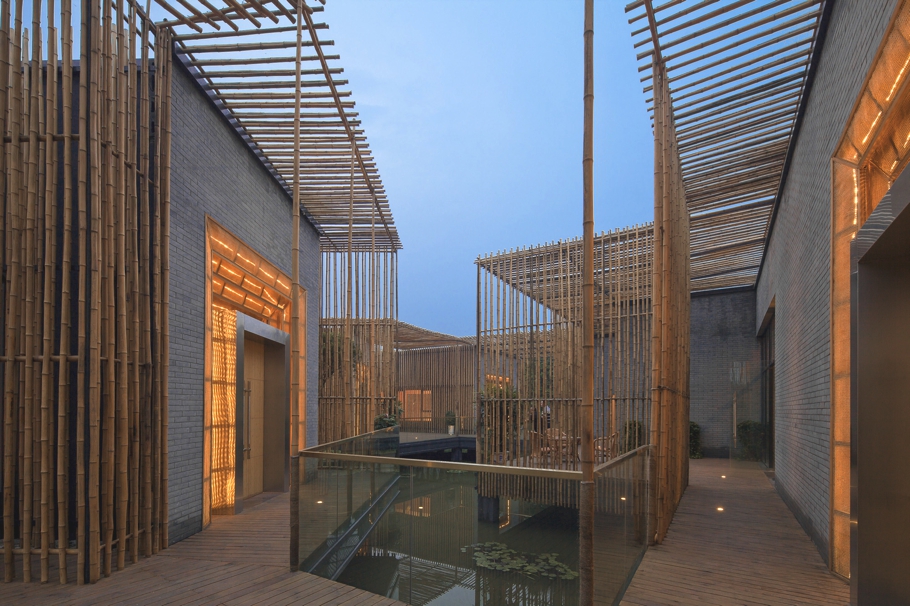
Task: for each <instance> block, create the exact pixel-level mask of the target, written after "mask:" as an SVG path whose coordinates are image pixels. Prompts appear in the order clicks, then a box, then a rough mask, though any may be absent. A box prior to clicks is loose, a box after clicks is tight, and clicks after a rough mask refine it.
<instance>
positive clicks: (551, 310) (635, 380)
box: [476, 224, 654, 470]
mask: <svg viewBox="0 0 910 606" xmlns="http://www.w3.org/2000/svg"><path fill="white" fill-rule="evenodd" d="M653 252H654V229H653V226H652V225H650V224H649V225H642V226H633V227H631V228H627V229H624V230H615V231H611V232H605V233H601V234H599V235H597V236H595V238H594V255H593V269H594V334H595V337H594V339H595V341H594V428H593V431H594V446H595V449H594V455H595V462H597V463H603V462H605V461H607V460H608V459H610V458H612V457H614V456H616V455H618V454H621V453H622V452H626V451H628V450H632V449H634V448H637V447H638V446H641V445H642V444H644V443H647V436H646V435H645V428H646V427H648V425H649V420H650V399H651V354H650V351H651V349H650V348H651V285H652V271H653V267H652V257H653ZM477 268H478V275H477V282H478V293H477V295H478V301H477V306H478V319H477V321H478V325H477V333H478V337H477V342H478V344H479V347H478V360H479V363H478V368H477V373H478V378H477V380H476V382H477V385H478V389H479V391H480V394H479V403H480V404H479V409H478V430H477V431H478V449H477V457H478V462H482V463H496V464H504V465H519V466H523V467H539V468H551V467H560V468H565V469H573V470H574V469H578V468H579V460H578V456H577V446H578V440H579V438H580V436H581V420H580V419H579V411H578V408H579V405H580V398H581V392H580V390H581V385H580V382H581V360H580V358H581V335H580V331H581V312H582V297H581V279H582V240H581V239H578V238H576V239H573V240H564V241H559V242H554V243H548V244H543V245H539V246H533V247H529V248H522V249H518V250H511V251H507V252H500V253H497V254H491V255H487V256H485V257H481V258H479V259H478V260H477Z"/></svg>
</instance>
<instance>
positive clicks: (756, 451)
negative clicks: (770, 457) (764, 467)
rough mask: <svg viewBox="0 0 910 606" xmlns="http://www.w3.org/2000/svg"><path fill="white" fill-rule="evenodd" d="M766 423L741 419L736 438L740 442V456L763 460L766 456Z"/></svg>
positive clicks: (749, 459) (751, 459) (752, 459)
mask: <svg viewBox="0 0 910 606" xmlns="http://www.w3.org/2000/svg"><path fill="white" fill-rule="evenodd" d="M765 436H766V428H765V425H764V423H760V422H758V421H741V422H740V423H738V424H737V425H736V440H737V442H739V452H738V453H737V456H738V458H740V459H743V460H745V461H763V460H764V458H765Z"/></svg>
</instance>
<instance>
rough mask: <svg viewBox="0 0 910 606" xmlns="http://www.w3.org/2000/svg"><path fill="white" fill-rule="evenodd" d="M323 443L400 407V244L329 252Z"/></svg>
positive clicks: (323, 313) (325, 263)
mask: <svg viewBox="0 0 910 606" xmlns="http://www.w3.org/2000/svg"><path fill="white" fill-rule="evenodd" d="M322 269H323V278H322V293H321V299H320V320H319V443H320V444H322V443H325V442H332V441H335V440H338V439H342V438H347V437H351V436H355V435H360V434H363V433H367V432H370V431H373V422H374V419H375V418H376V417H377V416H379V415H382V414H388V415H393V414H395V415H397V414H398V411H397V408H398V403H397V390H396V382H395V372H396V364H395V329H396V324H397V315H398V293H397V285H398V283H397V279H398V278H397V276H398V257H397V253H396V252H395V251H376V252H371V251H369V250H367V251H358V252H354V251H353V250H351V249H348V250H346V251H339V252H331V251H326V252H323V254H322Z"/></svg>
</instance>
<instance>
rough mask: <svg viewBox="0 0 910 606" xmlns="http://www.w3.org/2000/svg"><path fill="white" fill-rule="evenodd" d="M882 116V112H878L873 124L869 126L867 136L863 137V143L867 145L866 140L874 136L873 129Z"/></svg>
mask: <svg viewBox="0 0 910 606" xmlns="http://www.w3.org/2000/svg"><path fill="white" fill-rule="evenodd" d="M881 117H882V112H878V115H877V116H875V120H873V121H872V126H870V127H869V132H868V133H866V136H865V137H863V142H862V145H865V144H866V141H868V140H869V137H871V136H872V131H874V130H875V125H876V124H878V121H879V120H880V119H881Z"/></svg>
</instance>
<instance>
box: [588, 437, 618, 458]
mask: <svg viewBox="0 0 910 606" xmlns="http://www.w3.org/2000/svg"><path fill="white" fill-rule="evenodd" d="M618 441H619V434H617V433H611V434H610V435H609V436H604V437H601V438H595V440H594V454H595V458H597V456H598V455H599V456H600V457H602V458H603V460H605V461H609V460H610V459H612V458H613V457H615V456H616V444H617V442H618Z"/></svg>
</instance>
